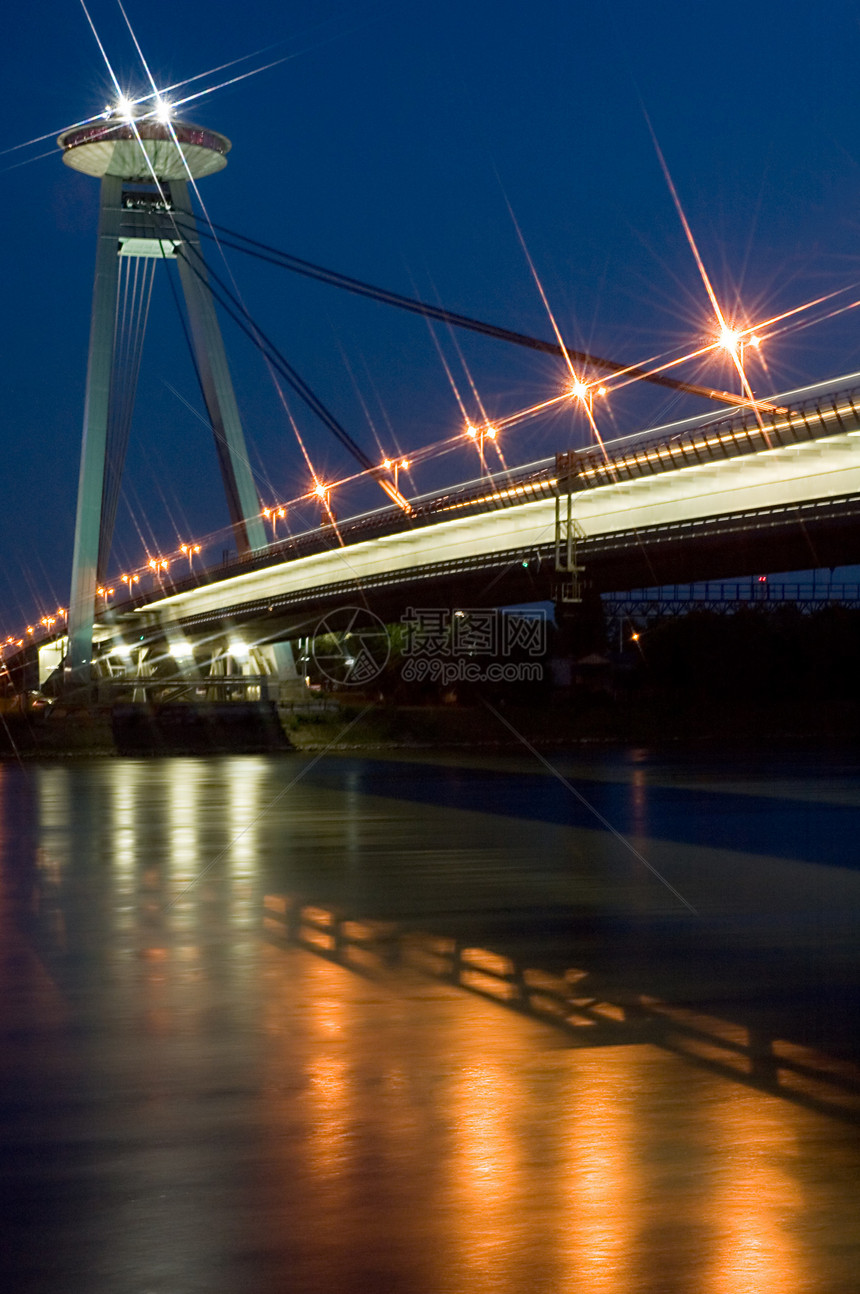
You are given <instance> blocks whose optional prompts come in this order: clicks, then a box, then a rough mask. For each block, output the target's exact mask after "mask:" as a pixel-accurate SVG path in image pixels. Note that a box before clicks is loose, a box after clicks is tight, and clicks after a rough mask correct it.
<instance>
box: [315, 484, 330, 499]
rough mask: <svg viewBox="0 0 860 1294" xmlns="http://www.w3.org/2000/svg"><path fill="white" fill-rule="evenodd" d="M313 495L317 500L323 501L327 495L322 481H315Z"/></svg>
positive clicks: (326, 488)
mask: <svg viewBox="0 0 860 1294" xmlns="http://www.w3.org/2000/svg"><path fill="white" fill-rule="evenodd" d="M314 494H315V495H316V496H317V498H318V499H324V498H325V497H326V495H327V494H328V486H326V485H323V483H322V481H317V484H316V488H315V489H314Z"/></svg>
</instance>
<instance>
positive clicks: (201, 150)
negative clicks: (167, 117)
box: [57, 120, 231, 180]
mask: <svg viewBox="0 0 860 1294" xmlns="http://www.w3.org/2000/svg"><path fill="white" fill-rule="evenodd" d="M57 143H58V144H59V145H60V148H62V150H63V161H64V162H65V164H66V166H71V167H72V168H73V170H75V171H83V173H84V174H85V175H94V176H96V177H98V178H99V179H100V178H101V177H102V176H103V175H115V176H118V177H119V178H120V179H123V180H152V178H153V176H155V177H157V178H158V179H159V180H187V179H188V178H189V176H190V177H191V178H192V179H195V180H199V179H201V178H202V177H203V176H204V175H212V174H213V173H214V172H215V171H220V170H222V169H223V168H224V167H225V166H226V165H227V154H228V153H229V151H230V147H231V145H230V141H229V139H227V137H226V136H225V135H219V134H218V133H217V132H216V131H214V130H204V129H203V127H202V126H193V125H191V123H190V122H178V121H177V122H172V123H170V124H164V123H162V122H160V121H128V120H126V121H106V122H94V123H91V124H90V125H87V126H75V127H74V128H73V129H72V130H66V131H64V132H63V134H62V135H60V136H59V138H58V139H57Z"/></svg>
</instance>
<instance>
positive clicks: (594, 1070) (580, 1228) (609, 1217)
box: [560, 1047, 642, 1294]
mask: <svg viewBox="0 0 860 1294" xmlns="http://www.w3.org/2000/svg"><path fill="white" fill-rule="evenodd" d="M638 1050H639V1049H638V1048H631V1047H626V1048H623V1047H619V1048H611V1049H607V1048H601V1049H599V1050H597V1051H580V1052H578V1053H577V1054H576V1066H575V1071H574V1074H573V1075H572V1083H571V1092H570V1101H569V1103H568V1106H567V1110H566V1114H567V1118H566V1120H565V1123H564V1126H563V1128H562V1129H560V1133H561V1135H562V1136H563V1138H564V1148H565V1152H566V1160H567V1162H566V1166H565V1170H564V1180H565V1181H566V1189H565V1190H564V1192H563V1194H564V1196H565V1197H566V1198H565V1201H564V1205H563V1208H564V1213H565V1216H566V1218H567V1229H566V1234H565V1235H564V1238H563V1245H564V1257H565V1260H566V1261H565V1267H566V1276H567V1280H568V1282H569V1284H568V1286H567V1288H570V1289H575V1290H576V1291H577V1294H610V1291H611V1292H612V1294H616V1292H617V1291H619V1290H625V1289H627V1288H628V1287H629V1282H630V1277H631V1271H630V1264H631V1244H632V1241H633V1239H634V1233H635V1229H636V1215H637V1212H638V1205H639V1204H640V1203H641V1201H640V1196H641V1194H642V1190H641V1185H640V1182H639V1176H638V1159H637V1157H636V1156H635V1155H634V1153H633V1146H632V1144H631V1141H632V1134H633V1128H634V1118H635V1114H636V1109H635V1082H634V1080H635V1069H636V1065H637V1057H636V1054H635V1053H636V1052H637V1051H638Z"/></svg>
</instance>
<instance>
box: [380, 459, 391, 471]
mask: <svg viewBox="0 0 860 1294" xmlns="http://www.w3.org/2000/svg"><path fill="white" fill-rule="evenodd" d="M382 466H383V467H384V468H385V470H386V472H390V471H391V459H390V458H385V459H383V461H382Z"/></svg>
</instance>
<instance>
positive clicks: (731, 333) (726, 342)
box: [720, 325, 741, 355]
mask: <svg viewBox="0 0 860 1294" xmlns="http://www.w3.org/2000/svg"><path fill="white" fill-rule="evenodd" d="M740 340H741V335H740V333H739V332H737V331H736V330H735V329H734V328H729V327H728V325H726V326H724V327H723V328H722V329H721V331H720V346H722V348H723V350H725V351H728V352H729V354H730V355H734V353H735V351H736V350H737V348H738V344H739V343H740Z"/></svg>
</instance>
